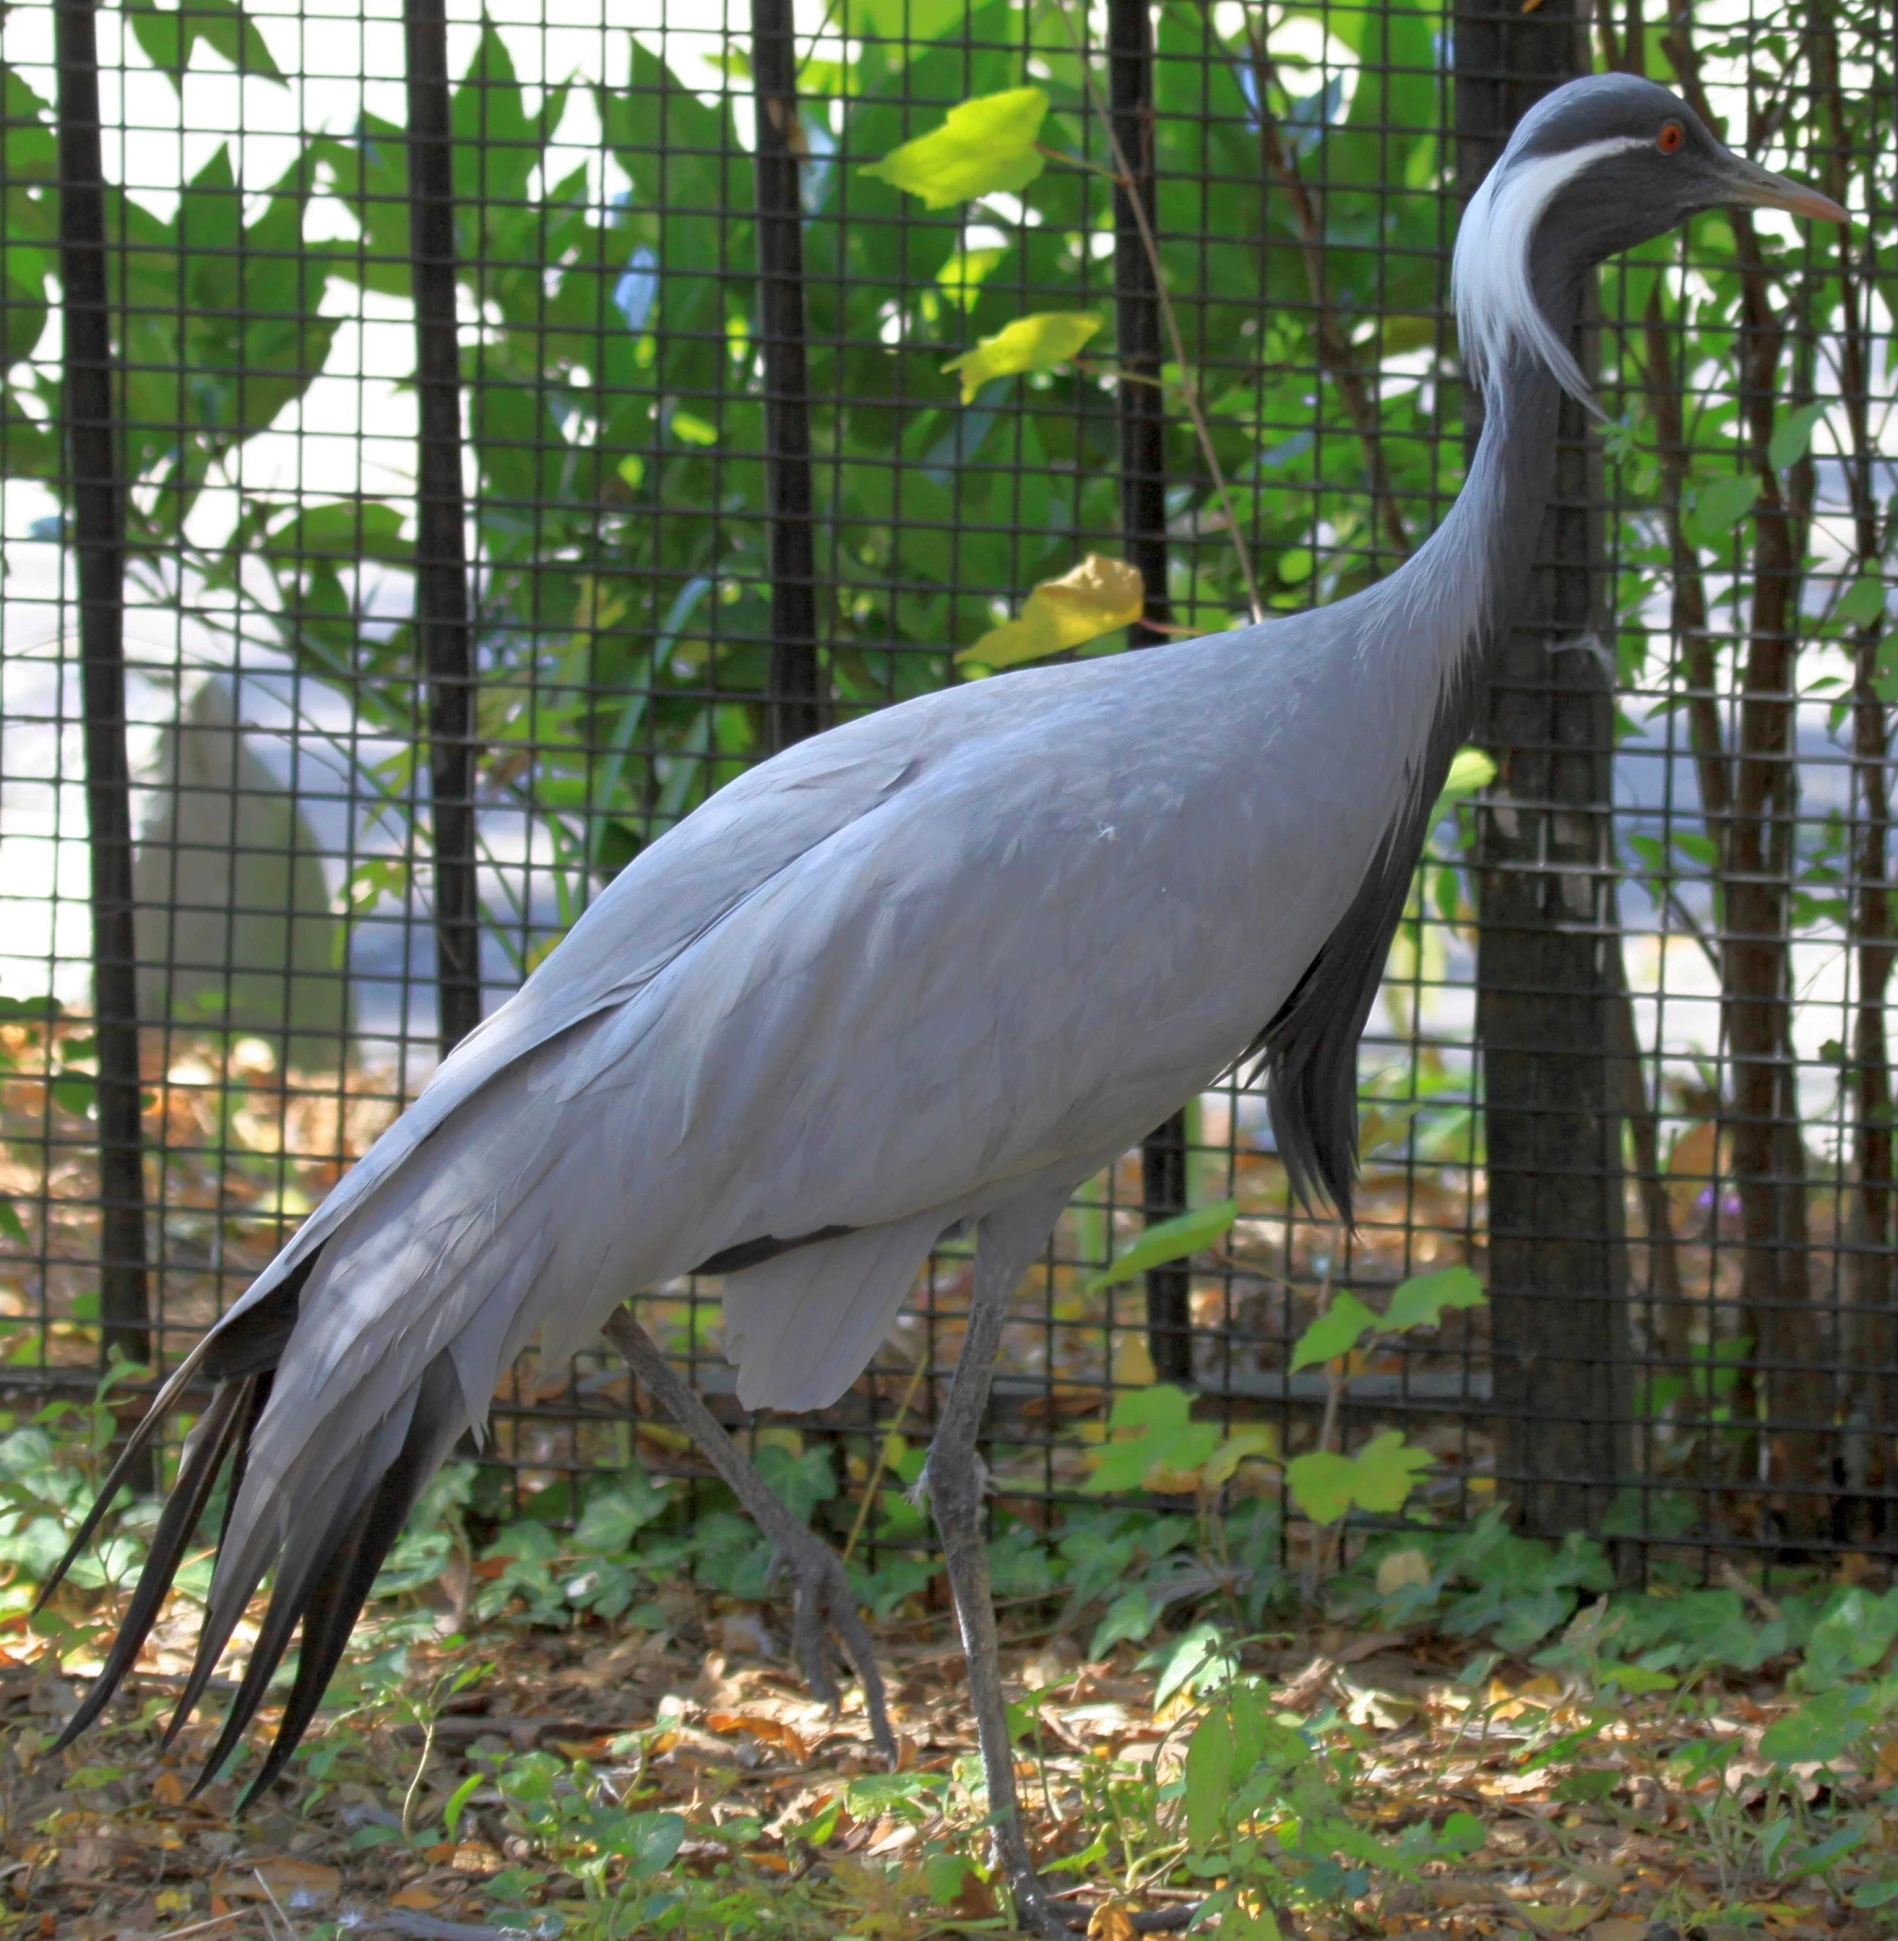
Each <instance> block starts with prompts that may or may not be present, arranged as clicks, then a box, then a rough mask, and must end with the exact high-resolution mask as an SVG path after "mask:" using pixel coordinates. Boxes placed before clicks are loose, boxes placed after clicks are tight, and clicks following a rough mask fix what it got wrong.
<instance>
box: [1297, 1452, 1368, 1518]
mask: <svg viewBox="0 0 1898 1941" xmlns="http://www.w3.org/2000/svg"><path fill="white" fill-rule="evenodd" d="M1356 1480H1357V1465H1356V1464H1355V1463H1354V1462H1353V1461H1352V1460H1351V1458H1350V1457H1349V1456H1340V1455H1337V1454H1334V1453H1333V1452H1332V1451H1331V1450H1329V1449H1318V1450H1314V1451H1313V1452H1312V1453H1311V1454H1310V1455H1308V1456H1295V1457H1294V1458H1293V1459H1292V1460H1291V1461H1290V1462H1289V1463H1287V1464H1286V1465H1285V1482H1286V1486H1287V1487H1288V1488H1289V1489H1290V1490H1291V1492H1292V1501H1293V1502H1294V1503H1295V1504H1297V1505H1298V1507H1299V1508H1300V1509H1301V1510H1302V1511H1304V1513H1305V1514H1306V1515H1307V1516H1308V1517H1310V1518H1311V1520H1312V1521H1313V1522H1314V1523H1336V1522H1337V1520H1338V1519H1339V1518H1340V1517H1341V1516H1343V1515H1344V1513H1345V1512H1346V1511H1347V1510H1348V1509H1350V1507H1351V1485H1352V1484H1353V1483H1354V1482H1355V1481H1356Z"/></svg>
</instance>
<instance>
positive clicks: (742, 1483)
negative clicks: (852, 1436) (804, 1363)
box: [600, 1308, 896, 1765]
mask: <svg viewBox="0 0 1898 1941" xmlns="http://www.w3.org/2000/svg"><path fill="white" fill-rule="evenodd" d="M600 1332H601V1333H602V1334H603V1335H605V1337H606V1338H607V1340H608V1341H610V1342H611V1343H612V1344H613V1346H614V1347H615V1348H617V1349H618V1350H619V1352H620V1354H621V1355H623V1356H624V1357H625V1359H626V1363H627V1365H628V1367H630V1368H631V1369H632V1371H633V1373H634V1374H635V1375H637V1376H638V1377H639V1379H640V1380H641V1381H642V1382H644V1383H645V1385H646V1389H647V1392H648V1393H649V1394H651V1395H652V1396H654V1397H655V1398H656V1399H657V1400H658V1402H659V1403H660V1405H661V1406H662V1407H663V1408H664V1409H665V1410H666V1412H667V1414H669V1415H670V1416H671V1417H672V1418H673V1420H674V1421H676V1422H677V1423H678V1425H679V1426H680V1428H682V1429H683V1430H684V1431H685V1432H686V1434H687V1435H689V1436H690V1437H691V1438H692V1440H693V1441H694V1442H696V1443H697V1444H698V1446H699V1449H700V1451H701V1452H702V1453H703V1455H704V1457H705V1459H706V1461H707V1462H709V1463H710V1464H711V1465H712V1467H713V1468H714V1469H715V1470H717V1471H718V1473H719V1475H720V1476H721V1477H722V1478H723V1479H724V1480H725V1481H726V1482H727V1483H729V1484H730V1485H731V1490H732V1494H733V1495H734V1496H736V1497H737V1498H738V1500H739V1502H740V1503H742V1504H743V1505H744V1507H745V1511H746V1513H747V1514H748V1515H749V1516H750V1517H751V1519H752V1521H753V1522H754V1523H756V1524H757V1526H758V1527H759V1529H761V1530H762V1531H763V1532H764V1533H765V1535H766V1536H767V1537H769V1538H770V1539H771V1544H772V1548H773V1549H774V1550H775V1551H776V1553H777V1563H778V1567H779V1568H781V1569H782V1570H783V1571H784V1572H785V1573H786V1575H788V1576H789V1578H790V1579H791V1584H792V1589H793V1592H794V1594H795V1595H794V1602H793V1604H792V1619H791V1641H792V1647H793V1649H794V1650H795V1651H796V1653H797V1661H798V1663H799V1664H800V1665H801V1666H802V1667H803V1670H804V1677H805V1681H806V1682H807V1683H808V1684H809V1686H810V1688H811V1690H812V1692H813V1693H814V1694H815V1695H816V1696H817V1697H818V1698H820V1699H822V1700H823V1701H824V1703H825V1704H826V1705H828V1706H830V1707H831V1709H832V1710H833V1711H834V1710H835V1709H836V1706H837V1681H836V1680H835V1679H834V1678H833V1677H832V1676H831V1672H830V1663H829V1653H828V1651H827V1650H826V1641H825V1636H824V1633H825V1630H826V1628H827V1627H828V1628H829V1629H830V1630H833V1631H835V1632H836V1634H837V1636H838V1637H839V1638H840V1639H841V1640H842V1641H843V1645H844V1649H845V1650H846V1651H847V1652H848V1653H849V1654H850V1662H851V1663H852V1664H853V1665H854V1666H855V1667H856V1672H857V1677H858V1679H859V1680H860V1681H861V1683H862V1685H863V1705H864V1710H865V1711H866V1712H867V1713H868V1714H869V1716H870V1732H871V1736H872V1737H873V1738H875V1740H876V1742H877V1749H878V1750H879V1751H880V1752H881V1753H882V1754H883V1756H884V1757H885V1758H886V1759H888V1760H889V1761H890V1763H891V1764H892V1765H894V1764H895V1763H896V1738H895V1735H894V1734H893V1733H892V1732H891V1730H890V1715H889V1711H888V1708H887V1707H886V1705H885V1703H884V1696H883V1674H882V1673H881V1672H880V1671H879V1670H878V1669H877V1661H876V1647H875V1645H874V1644H873V1643H872V1642H871V1639H870V1632H869V1629H868V1627H867V1626H866V1625H865V1624H864V1621H863V1619H862V1618H861V1617H860V1616H859V1615H858V1612H857V1605H856V1600H855V1599H854V1598H853V1597H852V1596H851V1595H850V1580H849V1578H848V1577H847V1576H846V1575H845V1573H844V1567H843V1564H842V1562H841V1561H840V1560H839V1558H838V1556H837V1554H836V1552H835V1551H833V1550H832V1549H831V1548H830V1547H829V1546H828V1545H827V1544H825V1543H823V1542H822V1541H821V1540H820V1539H818V1538H817V1537H814V1536H812V1534H811V1533H810V1531H809V1530H807V1529H806V1528H805V1527H804V1525H803V1524H801V1523H800V1522H799V1521H798V1520H797V1518H796V1517H794V1516H793V1515H792V1514H791V1512H790V1511H789V1510H787V1509H786V1508H785V1507H784V1505H783V1504H782V1503H781V1502H779V1501H778V1499H777V1498H776V1497H775V1496H774V1495H773V1494H772V1493H771V1490H770V1487H769V1486H768V1485H767V1484H766V1482H765V1480H764V1478H763V1477H762V1476H760V1475H759V1474H758V1472H757V1471H756V1470H755V1469H754V1468H752V1466H751V1464H750V1463H749V1462H747V1461H746V1459H745V1456H744V1452H743V1451H742V1450H741V1449H740V1448H739V1447H738V1445H737V1444H736V1443H735V1442H733V1441H732V1439H731V1437H730V1436H728V1435H727V1434H726V1433H725V1431H724V1429H723V1428H721V1427H720V1425H719V1422H718V1420H717V1418H716V1417H715V1416H714V1415H713V1414H712V1412H711V1410H710V1409H708V1408H707V1407H706V1406H705V1404H704V1403H703V1402H702V1401H700V1400H699V1398H698V1396H697V1395H695V1394H694V1393H693V1391H692V1390H691V1388H690V1387H688V1386H687V1384H686V1383H685V1382H684V1381H683V1380H681V1379H680V1377H679V1375H678V1373H677V1371H676V1370H675V1369H674V1368H673V1366H672V1364H671V1363H670V1362H669V1361H667V1360H666V1358H665V1356H664V1355H662V1354H661V1353H660V1352H659V1344H658V1343H657V1342H656V1341H654V1340H653V1338H652V1336H651V1335H649V1334H648V1333H647V1332H646V1330H645V1329H644V1328H642V1327H641V1326H640V1325H639V1323H638V1322H637V1321H635V1320H634V1319H633V1317H632V1315H631V1314H630V1313H629V1312H628V1311H627V1310H626V1309H625V1308H616V1309H615V1310H614V1312H613V1314H612V1316H611V1318H610V1319H609V1320H608V1321H607V1323H606V1325H605V1326H604V1327H603V1328H602V1329H601V1330H600Z"/></svg>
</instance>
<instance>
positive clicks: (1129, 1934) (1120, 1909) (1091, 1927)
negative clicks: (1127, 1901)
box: [1087, 1901, 1135, 1941]
mask: <svg viewBox="0 0 1898 1941" xmlns="http://www.w3.org/2000/svg"><path fill="white" fill-rule="evenodd" d="M1134 1934H1135V1929H1134V1917H1133V1914H1132V1911H1131V1910H1130V1909H1129V1908H1127V1907H1126V1906H1125V1905H1124V1904H1123V1903H1121V1902H1120V1901H1102V1903H1101V1904H1100V1906H1099V1907H1097V1908H1096V1909H1095V1910H1094V1912H1093V1914H1092V1916H1090V1918H1089V1920H1088V1924H1087V1941H1134Z"/></svg>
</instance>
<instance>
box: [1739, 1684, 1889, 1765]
mask: <svg viewBox="0 0 1898 1941" xmlns="http://www.w3.org/2000/svg"><path fill="white" fill-rule="evenodd" d="M1863 1697H1864V1694H1863V1692H1860V1691H1857V1690H1854V1688H1853V1687H1851V1686H1849V1685H1841V1686H1839V1687H1837V1688H1836V1689H1835V1690H1833V1691H1829V1692H1821V1693H1820V1694H1819V1695H1818V1697H1816V1698H1811V1699H1808V1700H1807V1701H1806V1703H1805V1704H1804V1705H1802V1706H1801V1707H1800V1708H1799V1710H1798V1711H1796V1712H1792V1713H1789V1714H1788V1715H1787V1716H1786V1717H1785V1718H1783V1719H1775V1720H1774V1721H1773V1723H1772V1724H1771V1725H1769V1726H1768V1727H1767V1728H1766V1730H1765V1731H1764V1732H1763V1733H1761V1735H1760V1753H1761V1756H1762V1757H1763V1758H1767V1759H1776V1760H1778V1761H1779V1762H1780V1763H1781V1764H1782V1765H1789V1766H1790V1765H1804V1764H1807V1763H1811V1764H1814V1765H1820V1766H1829V1765H1831V1764H1832V1763H1833V1761H1834V1760H1836V1759H1839V1758H1842V1757H1843V1756H1844V1754H1845V1752H1846V1751H1847V1749H1848V1748H1849V1747H1851V1746H1852V1745H1854V1744H1856V1743H1857V1741H1858V1740H1859V1739H1860V1738H1861V1737H1863V1736H1864V1733H1865V1728H1866V1721H1865V1719H1864V1718H1863V1717H1862V1716H1861V1713H1860V1704H1859V1702H1860V1700H1861V1699H1862V1698H1863Z"/></svg>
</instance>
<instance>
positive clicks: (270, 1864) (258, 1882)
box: [213, 1854, 343, 1908]
mask: <svg viewBox="0 0 1898 1941" xmlns="http://www.w3.org/2000/svg"><path fill="white" fill-rule="evenodd" d="M342 1888H343V1876H342V1873H341V1871H340V1870H339V1869H338V1868H335V1867H326V1866H324V1865H323V1864H322V1862H321V1861H317V1860H299V1859H297V1858H296V1856H295V1855H294V1854H272V1855H268V1856H266V1857H265V1858H264V1859H261V1860H253V1861H250V1862H249V1863H248V1864H247V1865H245V1866H244V1867H243V1868H242V1869H241V1871H233V1872H231V1873H229V1874H226V1875H223V1876H222V1877H221V1878H220V1879H219V1880H218V1881H217V1883H216V1886H215V1888H214V1889H213V1891H214V1892H216V1893H222V1894H225V1895H228V1896H229V1898H230V1899H232V1900H238V1901H267V1900H269V1899H270V1896H271V1895H272V1894H274V1895H276V1897H277V1899H278V1900H280V1901H281V1902H282V1903H283V1905H284V1906H285V1908H298V1907H316V1906H319V1905H320V1904H321V1903H322V1902H324V1901H331V1900H334V1899H335V1898H336V1896H337V1895H338V1894H339V1893H341V1892H342ZM266 1889H267V1890H268V1891H266Z"/></svg>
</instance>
